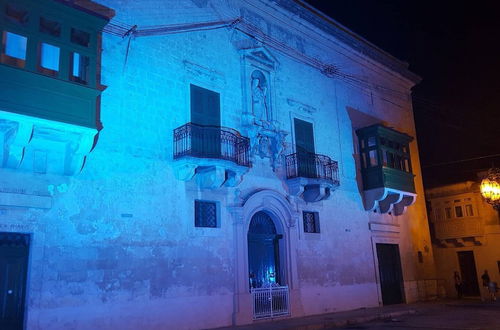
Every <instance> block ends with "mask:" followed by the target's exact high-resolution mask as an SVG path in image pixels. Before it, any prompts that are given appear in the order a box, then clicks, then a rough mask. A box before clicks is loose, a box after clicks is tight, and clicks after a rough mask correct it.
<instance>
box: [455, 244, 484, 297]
mask: <svg viewBox="0 0 500 330" xmlns="http://www.w3.org/2000/svg"><path fill="white" fill-rule="evenodd" d="M457 256H458V264H459V266H460V273H461V275H462V282H463V294H464V296H479V284H478V283H477V271H476V262H475V260H474V252H473V251H460V252H457Z"/></svg>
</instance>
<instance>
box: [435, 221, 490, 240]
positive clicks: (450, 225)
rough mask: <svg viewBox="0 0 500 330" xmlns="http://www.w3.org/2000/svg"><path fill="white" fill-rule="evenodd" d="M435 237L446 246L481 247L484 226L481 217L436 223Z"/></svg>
mask: <svg viewBox="0 0 500 330" xmlns="http://www.w3.org/2000/svg"><path fill="white" fill-rule="evenodd" d="M434 230H435V237H436V239H437V240H438V241H439V243H440V244H442V245H444V246H453V247H460V246H468V245H481V244H482V243H481V242H482V238H483V236H484V226H483V224H482V222H481V218H479V217H464V218H454V219H451V220H440V221H436V222H434Z"/></svg>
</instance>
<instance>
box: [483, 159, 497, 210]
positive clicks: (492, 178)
mask: <svg viewBox="0 0 500 330" xmlns="http://www.w3.org/2000/svg"><path fill="white" fill-rule="evenodd" d="M481 195H483V197H484V199H485V200H486V202H488V203H490V204H491V205H493V207H494V208H495V209H496V210H497V211H499V212H500V168H491V169H490V170H489V171H488V175H486V178H484V179H483V181H481Z"/></svg>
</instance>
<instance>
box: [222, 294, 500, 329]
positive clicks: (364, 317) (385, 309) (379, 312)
mask: <svg viewBox="0 0 500 330" xmlns="http://www.w3.org/2000/svg"><path fill="white" fill-rule="evenodd" d="M443 305H445V306H448V307H467V308H480V309H493V310H498V311H499V313H500V300H497V301H495V302H492V301H485V302H483V301H481V300H480V299H478V298H466V299H460V300H452V299H440V300H433V301H429V302H420V303H414V304H399V305H389V306H381V307H373V308H360V309H356V310H351V311H345V312H336V313H328V314H320V315H312V316H305V317H297V318H290V317H284V318H283V317H282V318H276V319H273V320H262V321H255V322H254V323H252V324H249V325H242V326H234V327H224V328H218V329H217V330H229V329H237V330H264V329H265V330H283V329H286V330H316V329H329V328H341V327H346V326H350V325H355V324H360V323H366V322H373V321H380V320H397V319H398V318H400V317H403V316H405V315H412V314H417V315H418V314H424V313H426V312H429V311H432V310H437V309H440V308H443Z"/></svg>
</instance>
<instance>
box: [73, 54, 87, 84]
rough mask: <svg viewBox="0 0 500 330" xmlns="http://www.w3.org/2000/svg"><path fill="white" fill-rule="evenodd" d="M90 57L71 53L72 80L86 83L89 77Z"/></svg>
mask: <svg viewBox="0 0 500 330" xmlns="http://www.w3.org/2000/svg"><path fill="white" fill-rule="evenodd" d="M88 70H89V58H88V57H87V56H82V55H80V54H79V53H72V54H71V73H70V80H72V81H75V82H78V83H80V84H86V83H87V79H88V77H87V76H88Z"/></svg>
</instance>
